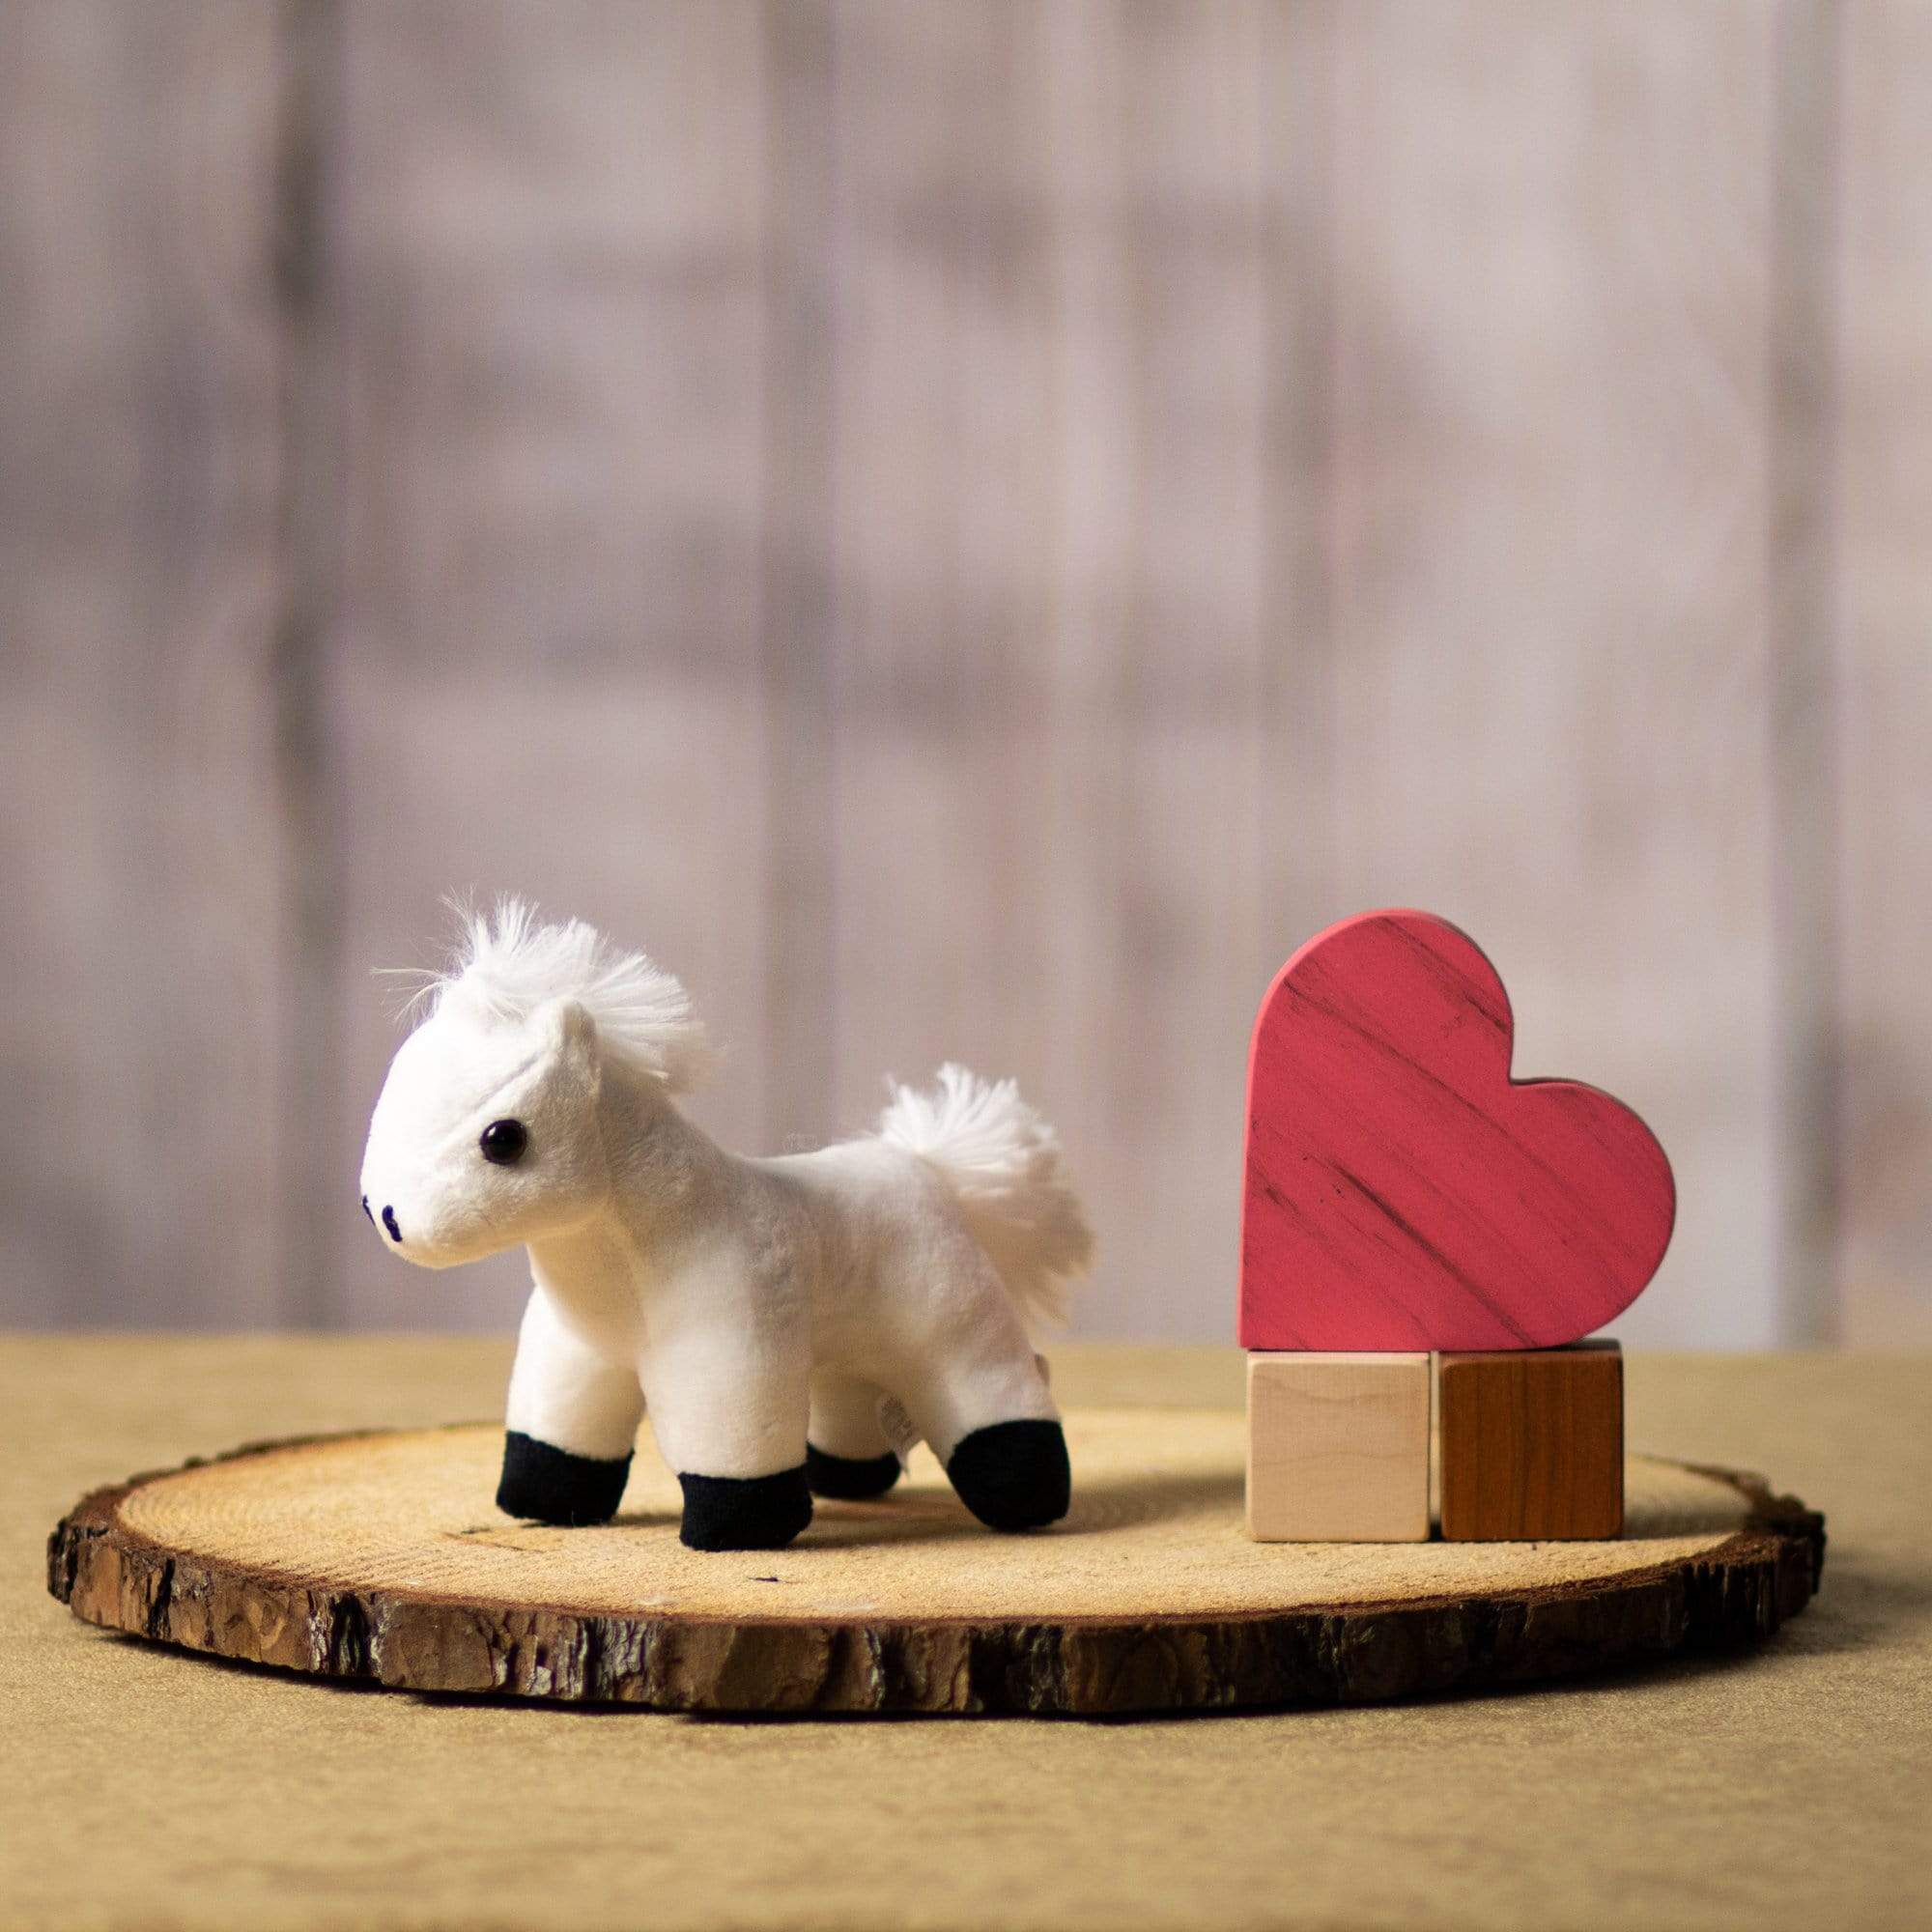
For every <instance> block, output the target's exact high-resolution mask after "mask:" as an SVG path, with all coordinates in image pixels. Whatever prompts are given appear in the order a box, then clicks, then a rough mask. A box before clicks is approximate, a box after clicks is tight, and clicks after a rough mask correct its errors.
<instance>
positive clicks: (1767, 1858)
mask: <svg viewBox="0 0 1932 1932" xmlns="http://www.w3.org/2000/svg"><path fill="white" fill-rule="evenodd" d="M508 1359H509V1351H508V1345H507V1343H504V1344H500V1345H498V1344H493V1343H477V1342H469V1341H450V1340H425V1339H416V1338H407V1339H398V1338H390V1339H384V1340H353V1341H349V1340H327V1341H322V1340H307V1339H301V1340H278V1339H246V1340H235V1341H211V1340H169V1341H137V1340H113V1341H105V1340H82V1341H74V1340H22V1339H10V1340H6V1341H4V1342H0V1429H4V1431H5V1449H6V1454H5V1461H4V1464H0V1741H4V1742H0V1926H5V1927H7V1928H9V1932H12V1928H15V1927H32V1926H41V1925H48V1926H63V1927H87V1926H94V1925H112V1926H141V1927H160V1926H175V1925H219V1926H250V1927H263V1928H270V1927H279V1926H376V1925H405V1926H477V1927H490V1926H521V1925H541V1926H553V1925H554V1926H560V1927H563V1926H568V1927H580V1928H594V1927H600V1926H667V1927H668V1926H687V1925H689V1926H699V1925H703V1926H740V1925H742V1926H768V1925H800V1926H833V1927H853V1928H858V1927H867V1926H913V1927H917V1926H1003V1925H1015V1926H1018V1925H1027V1926H1058V1925H1078V1926H1094V1927H1105V1928H1115V1927H1132V1926H1182V1925H1199V1924H1227V1925H1255V1926H1266V1925H1321V1926H1345V1925H1347V1926H1352V1925H1362V1926H1407V1925H1449V1926H1465V1925H1466V1926H1506V1925H1523V1926H1536V1927H1540V1928H1549V1927H1562V1926H1586V1925H1610V1924H1627V1925H1634V1926H1644V1927H1669V1926H1708V1925H1749V1926H1750V1927H1752V1928H1753V1932H1763V1928H1766V1927H1772V1926H1781V1925H1831V1926H1838V1925H1845V1926H1859V1927H1872V1926H1924V1925H1926V1924H1928V1923H1932V1855H1928V1852H1927V1843H1928V1840H1932V1358H1927V1357H1923V1356H1917V1357H1907V1356H1891V1357H1884V1356H1861V1357H1833V1356H1818V1355H1813V1356H1788V1357H1776V1358H1771V1357H1764V1358H1754V1359H1748V1360H1718V1359H1713V1358H1709V1357H1697V1358H1692V1357H1660V1356H1648V1355H1638V1356H1636V1357H1634V1359H1633V1360H1632V1362H1631V1364H1630V1371H1629V1382H1630V1404H1631V1431H1630V1439H1631V1443H1632V1446H1633V1447H1634V1448H1635V1449H1638V1450H1648V1451H1654V1452H1656V1453H1659V1454H1663V1455H1672V1456H1681V1457H1686V1458H1689V1459H1691V1460H1693V1461H1701V1462H1717V1463H1730V1464H1732V1465H1733V1466H1739V1467H1754V1468H1758V1469H1761V1470H1763V1471H1765V1472H1766V1473H1767V1474H1769V1475H1770V1476H1771V1477H1772V1478H1773V1479H1774V1480H1775V1481H1776V1483H1777V1484H1778V1485H1780V1486H1781V1487H1783V1488H1786V1489H1789V1490H1793V1491H1795V1492H1797V1493H1798V1494H1800V1495H1802V1496H1803V1497H1804V1500H1805V1501H1806V1502H1808V1503H1810V1504H1811V1505H1812V1506H1813V1507H1814V1508H1817V1509H1822V1510H1824V1511H1825V1513H1826V1515H1827V1517H1828V1519H1829V1523H1830V1536H1831V1545H1830V1552H1829V1555H1828V1557H1827V1561H1826V1570H1825V1583H1824V1590H1823V1593H1822V1595H1821V1596H1820V1598H1819V1599H1818V1601H1817V1602H1816V1603H1815V1604H1813V1605H1812V1606H1811V1607H1810V1608H1809V1609H1808V1610H1806V1611H1805V1613H1804V1616H1802V1617H1801V1618H1799V1619H1798V1621H1797V1622H1796V1623H1794V1624H1792V1625H1791V1626H1789V1627H1788V1628H1787V1629H1786V1630H1785V1631H1784V1632H1783V1633H1782V1634H1780V1635H1779V1636H1778V1637H1777V1638H1776V1639H1775V1640H1774V1642H1773V1643H1772V1645H1771V1646H1770V1648H1769V1649H1767V1650H1766V1651H1764V1652H1761V1653H1759V1654H1757V1655H1755V1656H1752V1657H1749V1658H1746V1659H1743V1660H1737V1661H1728V1662H1715V1663H1712V1662H1690V1663H1681V1664H1670V1665H1665V1666H1662V1667H1657V1668H1653V1669H1650V1670H1646V1671H1643V1672H1640V1673H1636V1674H1634V1675H1629V1676H1623V1677H1617V1678H1610V1679H1605V1680H1604V1681H1601V1682H1593V1683H1584V1684H1574V1685H1569V1686H1564V1687H1559V1688H1556V1689H1553V1690H1549V1689H1546V1690H1526V1691H1518V1692H1513V1693H1507V1694H1494V1695H1487V1696H1474V1697H1467V1698H1463V1699H1458V1700H1453V1701H1444V1702H1437V1703H1431V1704H1421V1705H1409V1706H1403V1707H1394V1708H1384V1709H1367V1710H1352V1711H1318V1712H1298V1713H1290V1714H1285V1715H1282V1716H1278V1717H1243V1718H1197V1719H1185V1720H1179V1721H1173V1720H1164V1721H1148V1722H1135V1723H1112V1724H1091V1723H1081V1722H1078V1721H1073V1720H1064V1719H1063V1720H1049V1721H1035V1720H1028V1719H999V1720H982V1721H976V1720H972V1719H929V1720H905V1721H885V1722H881V1721H877V1720H824V1719H821V1720H816V1721H807V1722H798V1723H788V1722H783V1721H775V1720H774V1721H763V1722H756V1723H744V1722H736V1721H720V1720H715V1719H714V1720H697V1719H687V1718H677V1717H660V1716H655V1715H651V1714H647V1713H641V1712H634V1711H617V1712H605V1711H596V1710H590V1711H585V1710H570V1709H555V1708H550V1707H545V1706H541V1705H530V1704H522V1705H512V1704H487V1703H476V1702H469V1701H464V1700H457V1699H440V1700H426V1699H422V1698H416V1697H411V1696H404V1695H399V1694H396V1693H392V1692H386V1691H381V1690H371V1689H366V1688H360V1687H355V1688H351V1687H341V1686H334V1685H329V1684H326V1683H318V1682H313V1681H309V1680H305V1679H298V1678H294V1677H288V1676H283V1675H280V1674H277V1673H274V1672H270V1671H265V1670H256V1669H250V1668H245V1667H241V1666H237V1665H231V1664H223V1663H219V1662H213V1661H211V1660H208V1659H204V1658H198V1657H190V1656H186V1655H183V1654H180V1653H176V1652H171V1651H165V1650H161V1649H157V1648H154V1647H151V1646H148V1645H145V1644H142V1643H139V1642H136V1641H134V1640H132V1639H130V1638H124V1637H116V1636H111V1635H108V1634H104V1633H101V1632H99V1631H95V1630H92V1629H89V1628H86V1627H84V1626H82V1625H80V1624H77V1623H75V1622H74V1621H73V1620H72V1619H71V1618H70V1617H69V1615H68V1613H67V1612H66V1611H65V1610H64V1609H63V1608H61V1607H60V1605H57V1604H55V1603H54V1602H53V1601H52V1600H51V1599H50V1598H48V1597H47V1596H46V1594H45V1584H44V1574H43V1545H44V1540H45V1536H46V1532H47V1530H48V1529H49V1528H50V1527H51V1526H52V1524H53V1522H54V1520H56V1519H57V1518H58V1517H59V1515H60V1514H61V1512H62V1511H63V1510H64V1509H65V1508H66V1506H67V1505H68V1504H70V1503H71V1502H72V1501H73V1500H74V1499H75V1498H76V1497H77V1496H78V1495H79V1494H80V1493H81V1492H82V1491H84V1490H86V1489H89V1488H92V1487H94V1486H96V1485H98V1484H101V1483H106V1482H110V1481H113V1480H116V1479H118V1478H120V1477H123V1476H126V1475H128V1474H129V1473H130V1472H132V1471H133V1470H136V1469H141V1468H149V1467H153V1466H156V1465H157V1464H163V1463H177V1462H180V1461H182V1460H183V1459H185V1457H186V1456H188V1455H191V1454H195V1453H199V1452H208V1451H212V1450H216V1449H221V1448H226V1447H229V1446H231V1445H233V1444H235V1443H238V1442H241V1441H243V1440H246V1439H249V1438H253V1437H260V1436H264V1435H292V1434H297V1433H299V1432H303V1431H309V1430H328V1429H346V1428H351V1427H355V1426H358V1425H372V1424H384V1423H396V1424H410V1423H422V1422H430V1421H446V1420H454V1419H457V1418H461V1417H466V1416H476V1415H487V1414H490V1413H491V1412H493V1411H494V1410H495V1408H496V1407H497V1404H498V1401H499V1399H500V1393H501V1386H502V1382H503V1379H504V1377H505V1374H506V1373H507V1367H508ZM1055 1387H1056V1389H1057V1390H1058V1391H1059V1392H1060V1393H1061V1395H1062V1397H1063V1399H1064V1400H1065V1401H1067V1402H1070V1403H1101V1402H1105V1403H1122V1402H1154V1403H1160V1402H1166V1403H1189V1404H1192V1403H1204V1402H1222V1403H1227V1404H1230V1405H1233V1404H1235V1403H1236V1402H1238V1400H1239V1392H1240V1361H1239V1358H1238V1356H1236V1354H1235V1353H1234V1351H1232V1350H1228V1351H1221V1350H1101V1349H1092V1348H1089V1349H1067V1350H1060V1351H1058V1352H1057V1353H1056V1355H1055Z"/></svg>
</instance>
